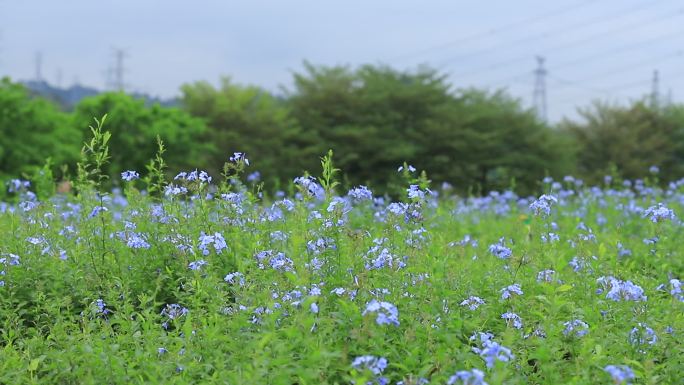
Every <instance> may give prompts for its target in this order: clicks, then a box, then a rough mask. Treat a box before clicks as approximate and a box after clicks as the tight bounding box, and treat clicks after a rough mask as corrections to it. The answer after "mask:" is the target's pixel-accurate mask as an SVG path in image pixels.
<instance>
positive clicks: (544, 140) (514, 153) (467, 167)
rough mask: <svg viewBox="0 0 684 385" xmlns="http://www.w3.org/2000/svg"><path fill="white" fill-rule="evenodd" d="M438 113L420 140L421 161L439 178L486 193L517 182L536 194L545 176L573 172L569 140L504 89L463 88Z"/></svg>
mask: <svg viewBox="0 0 684 385" xmlns="http://www.w3.org/2000/svg"><path fill="white" fill-rule="evenodd" d="M436 115H437V116H438V118H436V119H433V120H431V121H430V122H429V124H427V125H426V126H425V129H424V130H423V131H422V132H421V135H420V136H419V137H418V138H417V139H416V140H417V141H418V143H420V147H421V152H420V154H419V156H418V157H417V160H416V162H415V164H416V166H420V167H421V168H423V169H426V170H429V172H430V176H431V177H432V178H433V179H434V180H436V181H440V182H441V181H448V182H450V183H453V184H455V185H456V187H457V188H458V189H459V190H461V191H463V189H464V188H466V189H467V188H468V187H475V188H476V189H477V190H476V191H477V192H480V193H486V192H488V191H491V190H502V189H505V188H509V187H511V183H512V180H513V181H515V182H514V183H515V185H516V187H518V188H517V189H516V190H517V191H519V192H521V193H530V192H532V191H535V190H536V187H537V186H536V183H537V181H538V180H540V179H541V178H542V177H543V176H544V175H548V174H550V175H555V176H558V175H562V173H563V172H568V171H570V170H568V169H569V168H570V167H568V166H569V159H568V158H567V157H566V148H567V147H566V146H563V138H562V137H560V136H558V135H557V133H556V132H554V131H553V130H551V129H550V128H549V127H547V126H546V125H544V124H543V123H541V122H540V121H539V120H537V119H536V118H535V116H534V114H533V113H532V112H531V111H529V110H525V109H523V108H522V107H521V103H520V101H518V100H515V99H513V98H511V97H510V96H508V95H506V94H505V93H503V92H501V91H497V92H494V93H488V92H484V91H479V90H474V89H469V90H461V91H458V92H457V93H456V95H455V97H454V100H453V101H452V102H451V103H450V104H449V105H445V106H443V107H442V108H440V110H439V111H437V112H436Z"/></svg>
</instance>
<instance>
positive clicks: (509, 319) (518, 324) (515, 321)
mask: <svg viewBox="0 0 684 385" xmlns="http://www.w3.org/2000/svg"><path fill="white" fill-rule="evenodd" d="M501 318H502V319H505V320H506V323H508V325H513V327H514V328H516V329H522V326H523V324H522V319H521V318H520V316H519V315H517V314H515V313H511V312H506V313H503V314H501Z"/></svg>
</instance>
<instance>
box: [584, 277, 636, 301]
mask: <svg viewBox="0 0 684 385" xmlns="http://www.w3.org/2000/svg"><path fill="white" fill-rule="evenodd" d="M596 281H597V282H598V283H599V285H600V286H601V287H600V288H599V289H598V290H597V291H596V293H597V294H602V293H603V292H604V291H605V290H608V293H607V294H606V298H608V299H611V300H613V301H616V302H617V301H646V300H647V299H648V298H647V297H646V296H645V295H644V289H642V288H641V286H639V285H635V284H634V283H632V281H621V280H619V279H617V278H615V277H612V276H608V277H599V278H598V279H597V280H596Z"/></svg>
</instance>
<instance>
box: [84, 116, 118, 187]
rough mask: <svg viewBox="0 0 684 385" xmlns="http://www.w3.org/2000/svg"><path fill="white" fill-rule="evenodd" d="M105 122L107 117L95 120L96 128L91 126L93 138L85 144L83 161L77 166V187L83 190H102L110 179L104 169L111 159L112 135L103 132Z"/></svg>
mask: <svg viewBox="0 0 684 385" xmlns="http://www.w3.org/2000/svg"><path fill="white" fill-rule="evenodd" d="M105 120H107V115H103V116H102V119H99V120H98V119H97V118H95V127H93V126H89V128H90V132H91V133H92V137H91V138H90V141H88V142H85V143H84V144H83V149H81V161H80V162H78V164H77V167H78V174H77V176H76V178H77V180H76V182H77V184H78V186H77V187H79V188H81V189H83V188H87V187H92V188H94V189H95V190H101V189H102V186H103V182H104V181H106V180H107V179H108V178H109V176H108V175H107V174H105V173H104V172H103V169H104V167H105V165H107V163H109V160H110V159H111V156H110V154H109V139H111V137H112V134H111V133H110V132H109V131H102V128H103V126H104V123H105Z"/></svg>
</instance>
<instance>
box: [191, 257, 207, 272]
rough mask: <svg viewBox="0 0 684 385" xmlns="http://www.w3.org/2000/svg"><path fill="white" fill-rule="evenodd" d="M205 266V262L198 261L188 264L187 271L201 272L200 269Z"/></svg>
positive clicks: (202, 260)
mask: <svg viewBox="0 0 684 385" xmlns="http://www.w3.org/2000/svg"><path fill="white" fill-rule="evenodd" d="M206 264H207V261H205V260H204V259H199V260H197V261H193V262H190V263H189V264H188V269H190V270H195V271H197V270H201V269H202V267H203V266H205V265H206Z"/></svg>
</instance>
